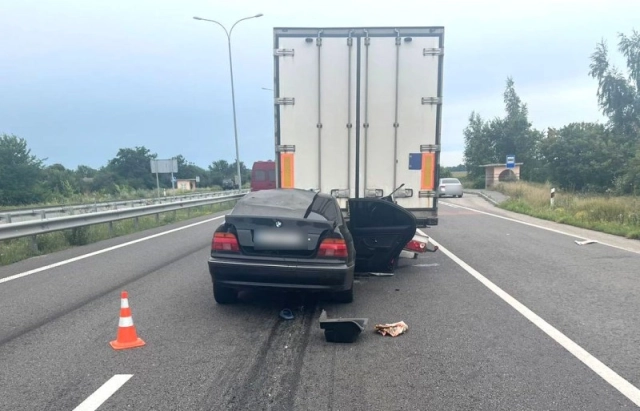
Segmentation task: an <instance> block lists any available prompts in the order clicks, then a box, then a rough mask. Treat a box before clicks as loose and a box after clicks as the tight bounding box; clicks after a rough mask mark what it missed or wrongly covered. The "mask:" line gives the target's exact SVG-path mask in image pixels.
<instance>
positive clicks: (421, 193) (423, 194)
mask: <svg viewBox="0 0 640 411" xmlns="http://www.w3.org/2000/svg"><path fill="white" fill-rule="evenodd" d="M435 196H436V192H435V191H433V190H428V191H419V192H418V198H433V197H435Z"/></svg>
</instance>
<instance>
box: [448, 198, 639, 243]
mask: <svg viewBox="0 0 640 411" xmlns="http://www.w3.org/2000/svg"><path fill="white" fill-rule="evenodd" d="M440 203H441V204H444V205H447V206H449V207H452V208H461V209H464V210H469V211H474V212H476V213H480V214H484V215H488V216H491V217H496V218H501V219H503V220H507V221H511V222H514V223H519V224H524V225H528V226H530V227H535V228H540V229H542V230H547V231H551V232H553V233H557V234H563V235H566V236H569V237H573V238H579V239H585V238H586V237H581V236H579V235H575V234H571V233H567V232H566V231H561V230H556V229H554V228H549V227H544V226H541V225H538V224H533V223H527V222H526V221H521V220H516V219H515V218H510V217H505V216H501V215H498V214H493V213H488V212H486V211H481V210H476V209H475V208H470V207H465V206H461V205H458V204H451V203H446V202H442V201H441V202H440ZM576 228H581V227H576ZM584 230H586V228H585V229H584ZM598 244H602V245H606V246H607V247H612V248H617V249H618V250H623V251H628V252H630V253H635V254H640V252H638V251H636V250H630V249H628V248H624V247H619V246H617V245H613V244H609V243H603V242H600V241H598Z"/></svg>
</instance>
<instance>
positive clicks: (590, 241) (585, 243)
mask: <svg viewBox="0 0 640 411" xmlns="http://www.w3.org/2000/svg"><path fill="white" fill-rule="evenodd" d="M575 242H576V244H578V245H587V244H594V243H597V241H596V240H584V241H578V240H576V241H575Z"/></svg>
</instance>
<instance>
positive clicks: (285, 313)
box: [280, 308, 294, 320]
mask: <svg viewBox="0 0 640 411" xmlns="http://www.w3.org/2000/svg"><path fill="white" fill-rule="evenodd" d="M280 317H281V318H282V319H284V320H293V319H294V315H293V312H292V311H291V310H290V309H288V308H285V309H284V310H282V311H280Z"/></svg>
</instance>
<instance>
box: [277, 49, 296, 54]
mask: <svg viewBox="0 0 640 411" xmlns="http://www.w3.org/2000/svg"><path fill="white" fill-rule="evenodd" d="M294 54H295V52H294V49H275V50H274V51H273V55H274V56H293V55H294Z"/></svg>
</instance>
